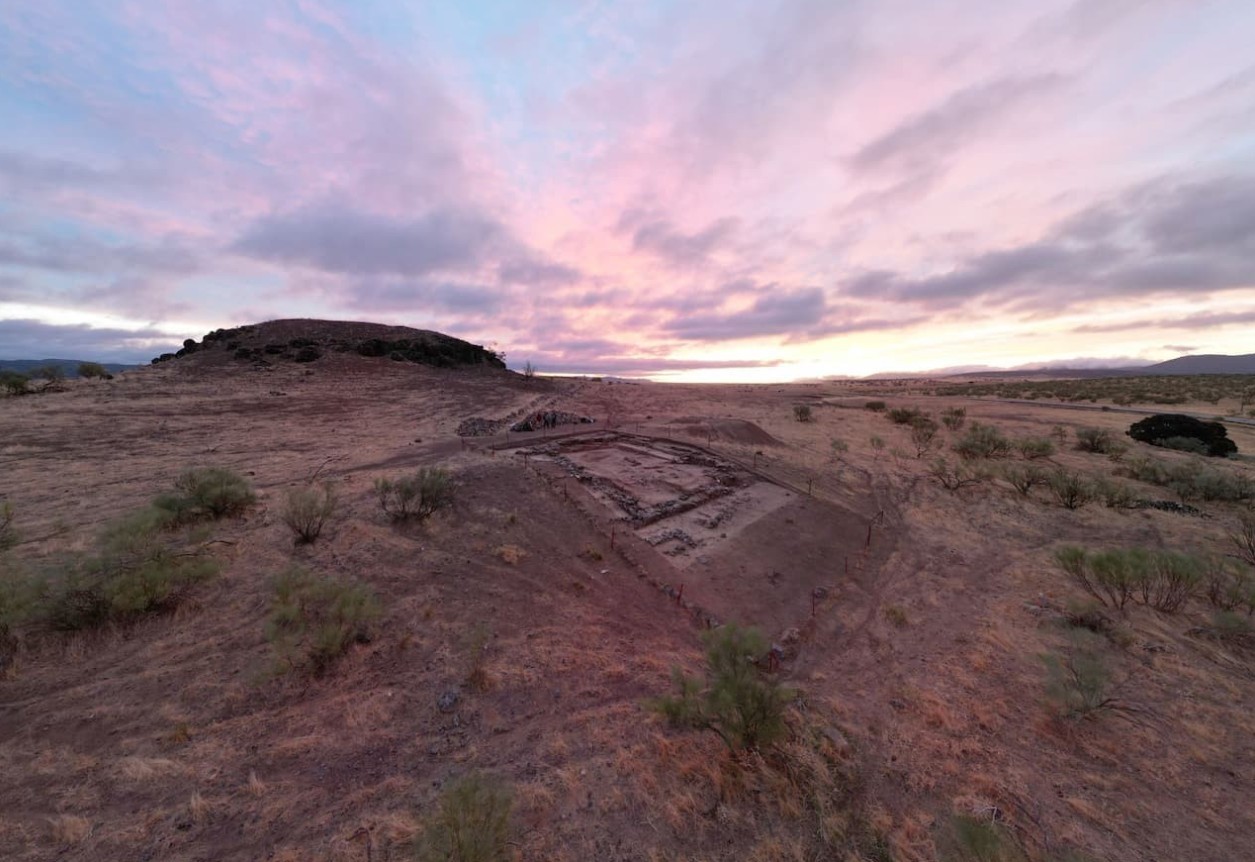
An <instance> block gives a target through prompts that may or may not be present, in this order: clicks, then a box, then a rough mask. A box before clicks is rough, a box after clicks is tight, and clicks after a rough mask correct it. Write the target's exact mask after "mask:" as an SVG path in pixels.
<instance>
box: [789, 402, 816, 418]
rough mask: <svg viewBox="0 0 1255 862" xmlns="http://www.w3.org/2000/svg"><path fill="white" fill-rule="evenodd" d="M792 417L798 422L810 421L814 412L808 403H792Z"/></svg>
mask: <svg viewBox="0 0 1255 862" xmlns="http://www.w3.org/2000/svg"><path fill="white" fill-rule="evenodd" d="M793 418H794V419H796V420H797V421H798V422H809V421H811V419H813V418H814V414H813V413H812V411H811V406H810V405H809V404H794V405H793Z"/></svg>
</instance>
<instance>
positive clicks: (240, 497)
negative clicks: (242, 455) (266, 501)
mask: <svg viewBox="0 0 1255 862" xmlns="http://www.w3.org/2000/svg"><path fill="white" fill-rule="evenodd" d="M174 488H175V490H174V491H173V492H171V493H168V494H162V495H161V496H159V497H157V499H156V500H154V501H153V505H154V506H156V507H157V508H158V509H161V510H163V511H165V512H166V513H168V514H169V516H170V520H171V524H173V525H180V524H190V523H193V522H195V521H201V520H217V519H218V518H225V517H228V516H232V515H239V514H240V513H242V512H243V511H244V510H246V509H247V508H248V507H249V506H251V505H253V502H254V501H255V500H256V499H257V498H256V497H255V496H254V494H253V490H252V488H250V487H249V484H248V481H247V480H246V479H245V478H244V477H243V476H241V475H239V474H238V473H236V472H234V471H233V470H228V469H226V468H225V467H198V468H196V469H193V470H187V471H185V472H184V473H183V474H182V475H180V476H179V478H178V479H176V480H175V482H174Z"/></svg>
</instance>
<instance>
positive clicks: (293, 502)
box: [281, 485, 336, 545]
mask: <svg viewBox="0 0 1255 862" xmlns="http://www.w3.org/2000/svg"><path fill="white" fill-rule="evenodd" d="M335 509H336V497H335V492H334V491H333V490H332V489H331V486H330V485H321V486H317V487H315V486H310V487H306V488H293V489H291V490H290V491H288V498H287V505H286V506H285V507H284V509H283V514H282V515H281V517H282V519H283V523H284V524H286V525H287V527H288V529H289V530H291V531H292V533H293V535H294V536H295V538H296V543H297V544H298V545H307V544H311V543H313V542H314V541H315V540H317V539H318V536H319V535H321V534H322V528H323V525H324V524H326V523H327V519H328V518H330V517H331V515H332V514H333V513H334V512H335Z"/></svg>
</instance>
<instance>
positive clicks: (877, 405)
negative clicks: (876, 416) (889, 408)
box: [863, 401, 885, 413]
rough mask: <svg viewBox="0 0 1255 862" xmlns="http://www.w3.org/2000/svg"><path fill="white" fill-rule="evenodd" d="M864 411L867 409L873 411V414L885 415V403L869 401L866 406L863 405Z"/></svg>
mask: <svg viewBox="0 0 1255 862" xmlns="http://www.w3.org/2000/svg"><path fill="white" fill-rule="evenodd" d="M863 409H865V410H870V411H872V412H873V413H884V412H885V402H883V401H868V402H867V403H866V404H864V405H863Z"/></svg>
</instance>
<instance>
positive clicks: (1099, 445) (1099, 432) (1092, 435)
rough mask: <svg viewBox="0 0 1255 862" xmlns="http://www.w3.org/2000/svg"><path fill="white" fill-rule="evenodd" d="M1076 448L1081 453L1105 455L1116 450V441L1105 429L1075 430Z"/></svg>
mask: <svg viewBox="0 0 1255 862" xmlns="http://www.w3.org/2000/svg"><path fill="white" fill-rule="evenodd" d="M1076 448H1077V450H1078V451H1081V452H1093V453H1095V454H1098V455H1107V454H1109V453H1111V452H1112V451H1114V450H1115V449H1116V448H1117V441H1116V438H1115V437H1113V436H1112V435H1111V432H1110V431H1108V430H1107V429H1106V428H1077V429H1076Z"/></svg>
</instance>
